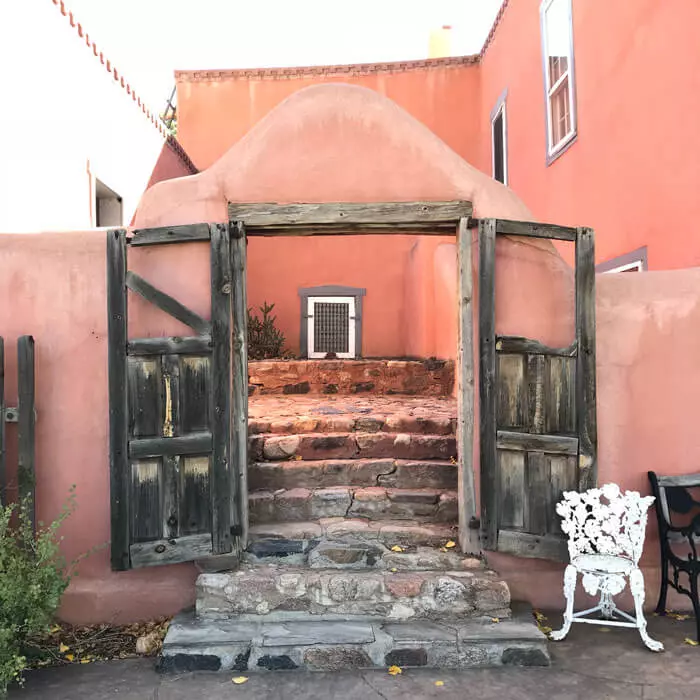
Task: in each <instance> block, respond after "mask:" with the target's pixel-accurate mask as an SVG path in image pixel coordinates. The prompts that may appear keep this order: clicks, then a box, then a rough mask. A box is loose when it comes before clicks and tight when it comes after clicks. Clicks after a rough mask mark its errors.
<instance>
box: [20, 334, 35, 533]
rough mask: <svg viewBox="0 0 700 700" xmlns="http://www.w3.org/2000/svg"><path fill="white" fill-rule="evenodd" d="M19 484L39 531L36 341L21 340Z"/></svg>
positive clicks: (26, 336) (29, 337) (27, 338)
mask: <svg viewBox="0 0 700 700" xmlns="http://www.w3.org/2000/svg"><path fill="white" fill-rule="evenodd" d="M17 373H18V374H17V393H18V396H19V406H18V410H17V442H18V448H17V456H18V470H17V481H18V485H19V495H20V498H22V499H24V498H29V517H30V519H31V521H32V526H33V527H34V529H36V493H35V492H36V465H35V451H36V448H35V438H34V433H35V414H34V392H35V378H34V374H35V372H34V338H32V336H31V335H23V336H20V337H19V338H18V340H17Z"/></svg>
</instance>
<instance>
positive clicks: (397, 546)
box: [391, 544, 403, 552]
mask: <svg viewBox="0 0 700 700" xmlns="http://www.w3.org/2000/svg"><path fill="white" fill-rule="evenodd" d="M391 551H392V552H403V547H399V545H398V544H395V545H394V546H393V547H392V548H391Z"/></svg>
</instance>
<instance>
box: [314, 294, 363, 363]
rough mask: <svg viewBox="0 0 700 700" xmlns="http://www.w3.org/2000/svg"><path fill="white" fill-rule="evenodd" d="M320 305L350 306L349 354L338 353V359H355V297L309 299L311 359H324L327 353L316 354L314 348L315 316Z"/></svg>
mask: <svg viewBox="0 0 700 700" xmlns="http://www.w3.org/2000/svg"><path fill="white" fill-rule="evenodd" d="M317 303H320V304H324V303H325V304H347V306H348V352H338V353H336V357H339V358H341V359H353V358H354V357H355V297H308V301H307V304H308V306H307V307H306V312H307V321H306V323H307V326H306V328H307V341H308V349H309V350H308V356H309V359H312V360H319V359H323V358H324V357H325V356H326V354H327V353H325V352H316V351H315V349H314V348H315V346H314V315H315V313H316V308H315V305H316V304H317Z"/></svg>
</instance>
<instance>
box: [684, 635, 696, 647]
mask: <svg viewBox="0 0 700 700" xmlns="http://www.w3.org/2000/svg"><path fill="white" fill-rule="evenodd" d="M683 643H684V644H687V645H688V646H691V647H696V646H697V645H698V644H700V642H696V641H695V640H694V639H691V638H690V637H686V638H685V639H684V640H683Z"/></svg>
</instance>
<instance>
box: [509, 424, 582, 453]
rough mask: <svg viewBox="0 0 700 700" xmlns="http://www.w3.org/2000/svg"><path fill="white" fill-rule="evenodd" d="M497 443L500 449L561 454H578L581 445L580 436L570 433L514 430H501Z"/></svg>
mask: <svg viewBox="0 0 700 700" xmlns="http://www.w3.org/2000/svg"><path fill="white" fill-rule="evenodd" d="M496 444H497V447H498V449H499V450H522V451H524V452H529V451H530V450H536V451H539V452H548V453H551V454H561V455H577V454H578V447H579V445H578V438H575V437H570V436H568V435H535V434H533V433H517V432H515V431H512V430H499V431H498V435H497V439H496Z"/></svg>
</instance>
